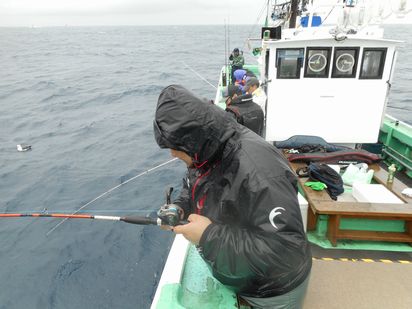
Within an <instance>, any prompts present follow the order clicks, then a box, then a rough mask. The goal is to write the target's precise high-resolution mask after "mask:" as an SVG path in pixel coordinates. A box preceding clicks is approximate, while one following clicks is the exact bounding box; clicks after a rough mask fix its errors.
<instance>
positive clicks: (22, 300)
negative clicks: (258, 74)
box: [0, 26, 412, 309]
mask: <svg viewBox="0 0 412 309" xmlns="http://www.w3.org/2000/svg"><path fill="white" fill-rule="evenodd" d="M386 33H387V36H388V37H389V35H391V36H392V37H394V38H396V39H401V40H404V41H406V42H405V43H404V44H403V45H401V47H400V50H399V57H398V69H397V71H396V74H395V76H394V81H393V86H392V93H391V95H390V101H389V108H388V111H389V113H390V114H392V115H394V116H395V117H398V118H399V119H401V120H403V121H407V122H409V123H412V117H411V115H412V108H411V98H412V89H411V87H410V85H411V78H412V60H411V56H412V52H411V50H412V46H411V45H412V41H411V39H410V38H411V30H410V29H409V28H408V27H407V26H401V27H397V26H390V27H387V29H386ZM249 34H250V35H251V36H255V37H256V36H258V34H259V29H258V28H254V29H253V28H252V27H251V26H236V27H235V26H234V27H232V29H231V32H230V35H231V37H230V42H231V43H230V45H231V46H230V49H233V48H234V47H235V46H236V47H240V48H242V49H245V48H246V47H245V45H244V39H245V38H246V37H247V36H248V35H249ZM224 41H225V37H224V28H223V26H193V27H189V26H185V27H184V26H171V27H85V28H84V27H61V28H0V63H1V67H0V212H33V211H35V212H43V211H47V212H67V213H70V212H74V211H76V210H77V209H79V208H80V207H81V206H83V205H84V204H86V203H87V202H89V201H90V200H92V199H94V198H95V197H96V196H98V195H100V194H101V193H103V192H105V191H106V190H108V189H110V188H112V187H114V186H116V185H118V184H120V183H122V182H124V181H126V180H127V179H129V178H131V177H133V176H135V175H138V174H139V173H141V172H143V171H145V170H147V169H149V168H152V167H154V166H156V165H158V164H160V163H163V162H165V161H167V160H169V159H170V155H169V153H168V152H167V151H165V150H160V149H159V148H158V146H157V145H156V143H155V141H154V139H153V133H152V120H153V116H154V110H155V106H156V102H157V97H158V95H159V93H160V91H161V90H162V89H163V88H164V87H165V86H167V85H169V84H173V83H178V84H182V85H184V86H186V87H187V88H189V89H191V90H192V91H193V92H194V93H197V94H198V95H199V96H202V97H205V98H214V96H215V89H214V88H213V87H212V86H210V85H209V84H207V83H206V82H205V81H203V80H201V79H200V78H199V77H198V76H197V75H195V74H194V73H193V72H192V70H194V71H196V72H198V73H199V74H200V75H201V76H203V77H204V78H206V79H207V80H208V81H210V82H211V83H212V84H216V81H217V78H218V71H219V69H220V67H221V66H222V65H223V64H224V62H225V58H226V57H225V44H224ZM228 49H229V48H228ZM246 60H247V61H250V62H252V61H254V60H253V58H252V57H251V56H249V55H246ZM20 143H29V144H30V145H32V147H33V149H32V150H31V151H29V152H25V153H20V152H17V151H16V145H17V144H20ZM184 171H185V167H184V164H183V163H180V162H177V161H175V162H173V163H170V164H168V165H167V166H165V167H163V168H161V169H159V170H156V171H154V172H151V173H149V174H146V175H144V176H142V177H140V178H138V179H136V180H134V181H133V182H130V183H128V184H126V185H124V186H122V187H120V188H119V189H117V190H115V191H113V192H111V193H110V194H109V195H107V196H105V197H103V198H101V199H99V200H98V201H96V202H94V203H92V204H90V205H89V206H87V207H86V208H85V209H84V210H83V211H82V212H83V213H92V214H106V215H126V214H140V215H146V214H148V213H151V212H153V211H155V210H157V209H158V208H159V207H160V206H161V205H162V204H163V203H164V202H165V190H166V188H167V187H168V186H174V187H176V188H179V187H180V184H181V178H182V176H183V174H184ZM0 220H1V221H0V235H1V237H0V278H1V279H0V308H1V309H3V308H4V309H6V308H7V309H9V308H42V309H43V308H75V309H77V308H148V307H149V306H150V303H151V300H152V297H153V295H154V292H155V289H156V285H157V282H158V280H159V276H160V274H161V271H162V267H163V265H164V261H165V259H166V257H167V253H168V249H169V248H170V245H171V242H172V239H173V235H172V234H171V233H170V232H167V231H162V230H160V229H158V228H157V227H152V226H148V227H142V226H135V225H130V224H125V223H122V222H106V221H88V220H71V221H70V220H68V221H66V222H65V223H63V224H62V225H60V226H59V227H58V228H57V229H56V230H54V231H53V232H51V233H50V234H48V235H47V233H48V232H49V231H50V230H51V229H52V228H53V227H54V226H55V225H56V224H57V223H58V222H59V220H56V219H49V218H45V219H35V218H21V219H16V218H11V219H0Z"/></svg>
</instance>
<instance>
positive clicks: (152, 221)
mask: <svg viewBox="0 0 412 309" xmlns="http://www.w3.org/2000/svg"><path fill="white" fill-rule="evenodd" d="M172 191H173V187H170V188H169V189H168V191H167V192H166V204H165V205H163V206H162V207H161V208H160V209H159V211H158V212H157V218H153V217H144V216H121V217H120V216H101V215H91V214H65V213H0V218H22V217H33V218H58V219H62V218H64V219H89V220H108V221H123V222H126V223H131V224H138V225H157V226H162V225H167V226H177V225H182V224H187V223H188V222H187V221H185V220H182V218H183V210H182V209H181V208H180V207H179V206H177V205H175V204H172V203H171V199H170V197H171V193H172Z"/></svg>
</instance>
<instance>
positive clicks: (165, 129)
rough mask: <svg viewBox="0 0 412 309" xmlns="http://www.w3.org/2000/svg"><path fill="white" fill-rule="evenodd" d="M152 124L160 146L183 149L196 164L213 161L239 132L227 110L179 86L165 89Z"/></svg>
mask: <svg viewBox="0 0 412 309" xmlns="http://www.w3.org/2000/svg"><path fill="white" fill-rule="evenodd" d="M153 125H154V135H155V139H156V142H157V144H158V145H159V146H160V148H170V149H175V150H180V151H184V152H185V153H187V154H188V155H189V156H190V157H191V158H192V159H193V161H194V163H197V164H199V163H200V164H203V163H206V161H209V162H211V161H213V160H214V159H215V157H216V155H217V154H218V153H219V151H223V148H224V146H225V144H226V141H227V140H228V139H229V138H230V137H231V136H233V135H234V134H235V133H236V129H235V128H236V122H235V121H234V120H233V119H231V117H229V115H228V114H227V113H226V112H225V111H223V110H222V109H220V108H219V107H217V106H215V105H213V104H210V103H209V102H207V101H205V100H202V99H200V98H198V97H196V96H195V95H194V94H192V93H191V92H190V91H188V90H187V89H185V88H184V87H183V86H180V85H170V86H168V87H166V88H165V89H163V90H162V92H161V93H160V96H159V100H158V102H157V107H156V113H155V120H154V124H153Z"/></svg>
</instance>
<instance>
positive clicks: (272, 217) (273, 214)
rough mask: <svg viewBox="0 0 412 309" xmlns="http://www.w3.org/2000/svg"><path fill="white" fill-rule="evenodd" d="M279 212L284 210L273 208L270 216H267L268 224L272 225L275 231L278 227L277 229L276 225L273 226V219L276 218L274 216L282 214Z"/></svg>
mask: <svg viewBox="0 0 412 309" xmlns="http://www.w3.org/2000/svg"><path fill="white" fill-rule="evenodd" d="M280 210H285V208H283V207H275V208H273V209H272V211H271V212H270V214H269V222H270V224H272V225H273V227H274V228H275V229H278V227H277V226H276V224H275V218H276V216H278V215H280V214H282V213H281V212H280Z"/></svg>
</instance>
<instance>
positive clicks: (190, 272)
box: [157, 246, 238, 309]
mask: <svg viewBox="0 0 412 309" xmlns="http://www.w3.org/2000/svg"><path fill="white" fill-rule="evenodd" d="M157 308H158V309H169V308H171V309H180V308H189V309H190V308H193V309H198V308H202V309H231V308H238V306H237V298H236V294H235V293H234V292H233V291H232V290H230V289H229V288H228V287H226V286H224V285H223V284H221V283H220V282H219V281H217V280H216V279H215V278H213V276H212V273H211V271H210V270H209V268H208V267H207V265H206V263H205V262H204V261H203V259H202V258H201V257H200V255H199V253H198V252H197V250H196V248H195V247H194V246H190V248H189V252H188V256H187V259H186V264H185V269H184V273H183V278H182V281H181V283H180V284H169V285H165V286H164V287H163V288H162V292H161V295H160V298H159V302H158V305H157Z"/></svg>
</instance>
